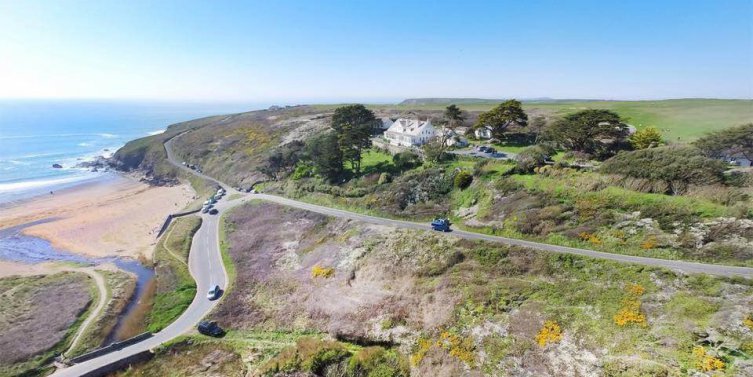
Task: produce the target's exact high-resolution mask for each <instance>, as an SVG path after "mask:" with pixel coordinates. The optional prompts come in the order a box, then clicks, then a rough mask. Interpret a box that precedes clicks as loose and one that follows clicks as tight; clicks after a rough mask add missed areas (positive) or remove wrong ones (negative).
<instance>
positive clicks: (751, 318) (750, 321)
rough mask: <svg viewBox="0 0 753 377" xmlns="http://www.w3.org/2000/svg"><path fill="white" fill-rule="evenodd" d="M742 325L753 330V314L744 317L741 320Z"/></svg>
mask: <svg viewBox="0 0 753 377" xmlns="http://www.w3.org/2000/svg"><path fill="white" fill-rule="evenodd" d="M743 325H745V327H747V328H749V329H751V330H753V314H748V315H746V316H745V318H744V319H743Z"/></svg>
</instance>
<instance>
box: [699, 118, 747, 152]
mask: <svg viewBox="0 0 753 377" xmlns="http://www.w3.org/2000/svg"><path fill="white" fill-rule="evenodd" d="M694 144H695V146H696V147H698V149H700V150H702V151H703V152H704V153H705V154H706V155H707V156H710V157H716V158H719V157H728V156H733V155H736V154H740V155H742V156H744V157H745V158H747V159H748V160H751V161H753V123H748V124H744V125H741V126H737V127H732V128H727V129H724V130H720V131H716V132H712V133H710V134H708V135H706V136H704V137H702V138H700V139H698V140H696V141H695V143H694Z"/></svg>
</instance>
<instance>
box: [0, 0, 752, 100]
mask: <svg viewBox="0 0 753 377" xmlns="http://www.w3.org/2000/svg"><path fill="white" fill-rule="evenodd" d="M412 97H476V98H512V97H514V98H523V99H525V98H540V97H551V98H560V99H564V98H589V99H662V98H688V97H704V98H753V0H725V1H718V0H694V1H687V0H683V1H674V0H661V1H657V0H652V1H639V0H633V1H604V0H600V1H571V0H568V1H563V0H559V1H546V0H539V1H520V0H514V1H501V0H500V1H472V0H468V1H462V2H461V1H444V0H434V1H391V0H382V1H358V0H343V1H329V0H318V1H283V0H274V1H269V0H267V1H238V2H232V1H205V0H201V1H190V0H181V1H167V0H165V1H139V0H129V1H121V0H117V1H108V0H95V1H68V0H55V1H46V0H41V1H36V0H23V1H19V0H0V99H2V98H5V99H16V98H45V99H48V98H65V99H76V98H89V99H144V100H178V101H218V102H221V101H257V102H265V103H270V102H274V101H283V102H287V103H315V102H337V101H362V102H394V101H399V100H401V99H403V98H412Z"/></svg>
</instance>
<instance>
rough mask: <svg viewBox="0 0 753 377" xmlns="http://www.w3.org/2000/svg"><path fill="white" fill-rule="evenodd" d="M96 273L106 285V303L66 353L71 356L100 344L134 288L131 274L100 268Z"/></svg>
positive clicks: (97, 346) (110, 329)
mask: <svg viewBox="0 0 753 377" xmlns="http://www.w3.org/2000/svg"><path fill="white" fill-rule="evenodd" d="M97 273H99V274H102V275H103V276H104V278H105V282H106V285H107V304H106V306H105V307H104V309H103V310H102V313H101V314H100V315H99V316H98V317H97V319H95V320H94V322H93V323H92V324H91V325H90V326H89V328H87V329H86V331H85V332H84V333H83V334H82V336H81V340H80V341H79V343H78V345H77V346H76V348H74V349H71V350H70V351H69V352H67V353H66V356H67V357H69V358H71V357H75V356H78V355H81V354H83V353H86V352H89V351H91V350H94V349H96V348H99V347H100V346H102V343H103V342H104V341H105V339H106V338H107V336H108V335H109V334H110V332H111V331H112V329H113V327H114V326H115V325H116V323H117V321H118V316H119V315H120V313H121V312H122V311H123V309H124V308H125V307H126V305H128V300H129V299H130V297H131V296H132V295H133V291H134V289H135V288H136V280H135V279H134V278H133V276H131V275H129V274H127V273H124V272H121V271H119V270H116V271H104V270H100V271H97Z"/></svg>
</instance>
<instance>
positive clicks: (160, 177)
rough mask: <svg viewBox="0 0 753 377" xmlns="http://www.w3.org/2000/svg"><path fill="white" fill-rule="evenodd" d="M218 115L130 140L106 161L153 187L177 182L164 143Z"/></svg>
mask: <svg viewBox="0 0 753 377" xmlns="http://www.w3.org/2000/svg"><path fill="white" fill-rule="evenodd" d="M219 118H221V116H216V117H208V118H201V119H196V120H191V121H188V122H182V123H176V124H173V125H170V126H169V127H168V128H167V130H165V132H163V133H161V134H159V135H153V136H147V137H143V138H140V139H136V140H131V141H129V142H128V143H126V145H124V146H123V147H122V148H120V149H118V150H117V151H116V152H115V154H113V156H112V158H111V159H110V161H109V164H110V165H111V166H112V167H113V168H114V169H116V170H119V171H122V172H138V173H142V174H143V175H144V177H145V180H146V181H148V182H150V183H152V184H156V185H165V184H174V183H177V175H178V170H177V169H176V168H175V167H174V166H172V165H171V164H170V163H169V162H168V161H167V153H166V152H165V147H164V143H165V142H166V141H168V140H170V139H171V138H173V137H175V136H176V135H179V134H181V133H183V132H185V131H189V130H192V129H196V128H200V127H203V126H205V125H207V124H211V123H212V122H215V121H217V120H218V119H219Z"/></svg>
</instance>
